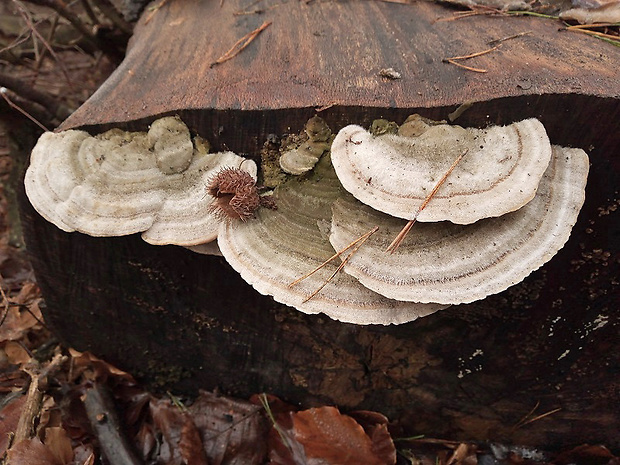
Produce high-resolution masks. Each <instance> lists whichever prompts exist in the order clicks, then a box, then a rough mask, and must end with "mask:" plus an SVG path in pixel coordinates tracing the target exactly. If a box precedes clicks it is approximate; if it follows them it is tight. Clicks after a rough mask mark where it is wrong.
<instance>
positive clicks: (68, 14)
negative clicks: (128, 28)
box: [13, 0, 124, 63]
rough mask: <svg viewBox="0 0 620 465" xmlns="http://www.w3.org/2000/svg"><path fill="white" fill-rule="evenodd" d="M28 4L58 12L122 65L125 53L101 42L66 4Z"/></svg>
mask: <svg viewBox="0 0 620 465" xmlns="http://www.w3.org/2000/svg"><path fill="white" fill-rule="evenodd" d="M13 1H15V0H13ZM28 2H30V3H32V4H34V5H39V6H45V7H48V8H51V9H52V10H54V11H56V12H57V13H58V14H59V15H60V16H62V17H63V18H65V19H66V20H67V21H69V22H70V23H71V25H72V26H73V27H74V28H75V29H76V30H77V31H78V32H80V34H82V35H83V36H84V40H86V41H87V42H88V44H89V45H90V46H91V47H93V48H94V49H96V50H101V51H102V52H103V53H105V54H106V55H108V56H109V57H110V58H111V59H112V60H114V61H116V62H118V63H120V62H121V61H122V60H123V56H124V53H123V52H122V51H121V50H119V49H118V48H117V47H116V46H115V45H114V44H112V43H111V42H109V41H104V40H101V38H99V37H97V35H95V33H94V32H93V31H92V30H91V29H90V28H89V27H88V26H87V25H86V24H84V22H83V21H82V20H81V19H80V17H79V16H77V15H76V14H75V13H73V12H72V11H70V10H69V9H68V8H67V6H66V4H65V3H64V2H63V1H61V0H28Z"/></svg>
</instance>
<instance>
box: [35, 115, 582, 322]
mask: <svg viewBox="0 0 620 465" xmlns="http://www.w3.org/2000/svg"><path fill="white" fill-rule="evenodd" d="M385 123H386V124H387V125H386V124H381V125H375V126H373V128H374V129H373V130H372V131H366V130H365V129H363V128H362V127H359V126H353V125H351V126H347V127H345V128H343V129H342V130H341V131H340V132H339V133H338V134H337V135H336V136H335V138H334V137H333V135H332V134H331V131H330V130H329V128H327V126H326V125H325V123H324V122H323V121H322V120H321V119H320V118H317V117H315V118H312V119H311V120H310V121H309V122H308V124H307V125H306V128H305V133H302V134H301V139H300V140H301V142H300V143H299V144H297V145H296V146H294V147H293V148H286V146H285V145H284V144H283V145H282V146H281V147H280V149H278V150H279V152H280V153H281V154H282V156H281V158H280V164H279V166H280V167H281V168H282V169H283V170H284V171H285V172H286V173H288V175H284V174H283V175H282V176H281V179H282V182H279V183H278V185H277V187H276V188H275V190H274V191H273V192H272V193H268V194H269V195H265V193H264V192H262V191H261V190H260V189H259V188H257V186H256V176H257V174H256V167H255V165H254V164H253V162H251V161H249V160H246V159H244V158H242V157H239V156H237V155H235V154H233V153H230V152H224V153H216V154H209V153H208V151H207V148H206V143H205V142H204V141H202V139H200V138H198V137H195V138H194V139H192V138H191V137H190V134H189V131H188V130H187V127H186V126H185V125H184V124H183V123H182V122H181V121H180V120H179V119H178V118H173V117H169V118H163V119H161V120H158V121H156V122H155V123H153V125H152V126H151V128H150V130H149V131H148V133H128V132H123V131H120V130H111V131H108V132H106V133H103V134H100V135H98V136H90V135H89V134H87V133H85V132H82V131H65V132H62V133H58V134H45V135H43V136H42V138H41V140H40V141H39V143H38V144H37V146H36V147H35V149H34V151H33V153H32V160H31V166H30V167H29V169H28V172H27V174H26V192H27V194H28V196H29V198H30V200H31V202H32V204H33V205H34V207H35V208H36V209H37V211H39V213H40V214H41V215H42V216H43V217H45V218H46V219H47V220H49V221H51V222H53V223H54V224H56V225H57V226H58V227H59V228H61V229H63V230H65V231H81V232H84V233H86V234H91V235H95V236H109V235H124V234H132V233H136V232H141V233H142V236H143V238H144V239H145V240H146V241H147V242H150V243H152V244H169V243H172V244H179V245H185V246H196V247H194V250H197V251H200V250H210V251H211V253H212V252H213V251H214V250H215V252H218V250H217V248H215V247H214V242H212V241H213V240H214V239H215V237H216V236H217V245H218V246H219V251H220V252H221V254H222V255H223V256H224V257H225V258H226V260H227V261H228V263H230V265H231V266H232V267H233V268H234V269H235V270H237V272H239V273H240V275H241V276H242V277H243V278H244V279H245V280H246V281H247V282H248V283H249V284H251V285H252V286H253V287H254V288H255V289H256V290H257V291H258V292H260V293H262V294H266V295H270V296H272V297H273V298H274V299H275V300H276V301H278V302H281V303H283V304H286V305H289V306H292V307H295V308H297V309H298V310H300V311H302V312H305V313H325V314H327V315H328V316H330V317H331V318H334V319H337V320H341V321H345V322H350V323H357V324H399V323H405V322H408V321H412V320H414V319H416V318H418V317H421V316H426V315H429V314H431V313H433V312H435V311H437V310H440V309H442V308H446V307H448V306H450V305H454V304H461V303H468V302H473V301H475V300H479V299H483V298H485V297H486V296H488V295H491V294H495V293H498V292H501V291H503V290H505V289H507V288H508V287H510V286H512V285H514V284H516V283H518V282H520V281H521V280H523V279H524V278H525V277H526V276H527V275H529V274H530V273H531V272H532V271H534V270H536V269H537V268H539V267H540V266H542V265H543V264H544V263H546V262H547V261H549V260H550V259H551V258H552V257H553V256H554V255H555V254H556V252H557V251H558V250H559V249H561V248H562V247H563V245H564V244H565V242H566V241H567V240H568V237H569V235H570V231H571V228H572V227H573V225H574V224H575V222H576V220H577V216H578V214H579V210H580V209H581V206H582V204H583V202H584V197H585V185H586V180H587V175H588V164H589V162H588V157H587V155H586V154H585V152H583V150H580V149H567V148H562V147H558V146H552V145H551V144H550V142H549V139H548V137H547V134H546V132H545V129H544V127H543V126H542V124H541V123H540V122H539V121H538V120H535V119H528V120H524V121H521V122H517V123H514V124H511V125H508V126H501V127H500V126H496V127H489V128H487V129H464V128H461V127H459V126H451V125H447V124H443V123H438V122H433V121H430V120H426V119H424V118H421V117H419V116H417V115H416V116H413V117H411V118H409V119H408V120H407V121H406V122H405V123H404V124H403V125H401V126H400V127H398V126H396V125H394V124H388V123H387V122H385ZM379 126H380V127H379ZM377 128H378V129H377ZM381 128H384V129H385V130H382V129H381ZM332 140H333V142H332ZM272 145H273V144H272ZM274 150H275V149H274ZM276 151H277V150H276ZM273 169H275V170H277V169H278V167H277V166H276V167H275V168H273ZM272 175H274V173H270V176H272ZM275 175H277V173H275ZM270 194H272V195H270ZM265 207H267V208H265ZM416 221H417V223H416V224H415V226H413V227H412V225H413V223H414V222H416ZM409 229H411V230H410V231H409ZM406 231H409V234H408V235H406V237H405V234H404V232H406ZM395 238H397V240H395ZM395 244H396V246H395ZM387 250H389V251H387Z"/></svg>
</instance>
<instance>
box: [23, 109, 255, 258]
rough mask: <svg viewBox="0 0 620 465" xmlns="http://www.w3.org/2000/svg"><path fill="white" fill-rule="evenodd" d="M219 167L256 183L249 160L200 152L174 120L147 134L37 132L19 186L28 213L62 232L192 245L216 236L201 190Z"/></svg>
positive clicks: (214, 217) (199, 144) (202, 145)
mask: <svg viewBox="0 0 620 465" xmlns="http://www.w3.org/2000/svg"><path fill="white" fill-rule="evenodd" d="M225 168H235V169H240V170H243V171H244V172H247V176H248V177H250V178H251V179H256V165H255V164H254V162H253V161H251V160H247V159H245V158H243V157H240V156H238V155H235V154H234V153H232V152H221V153H208V144H207V143H206V142H205V141H204V140H202V139H201V138H199V137H195V138H193V139H192V138H191V136H190V132H189V129H188V128H187V126H186V125H185V124H184V123H183V122H182V121H181V120H180V119H179V118H176V117H165V118H161V119H159V120H157V121H155V122H154V123H153V124H152V125H151V127H150V129H149V131H148V132H125V131H121V130H120V129H112V130H110V131H107V132H104V133H103V134H99V135H96V136H91V135H90V134H88V133H87V132H84V131H78V130H69V131H63V132H59V133H51V132H49V133H45V134H43V135H42V136H41V138H40V139H39V141H38V142H37V145H36V146H35V148H34V149H33V151H32V154H31V157H30V166H29V167H28V170H27V171H26V176H25V181H24V182H25V188H26V194H27V196H28V198H29V200H30V202H31V203H32V205H33V206H34V208H35V209H36V210H37V211H38V212H39V214H40V215H41V216H43V217H44V218H45V219H46V220H48V221H50V222H51V223H54V224H55V225H56V226H58V227H59V228H60V229H62V230H64V231H67V232H72V231H79V232H82V233H85V234H89V235H91V236H123V235H127V234H134V233H142V238H143V239H144V240H145V241H146V242H148V243H150V244H155V245H164V244H176V245H183V246H193V245H197V244H203V243H206V242H209V241H212V240H214V239H215V238H216V236H217V230H218V227H219V220H218V213H217V209H216V208H214V206H213V204H214V202H215V199H213V198H210V197H209V196H208V195H207V194H206V192H205V189H206V186H207V185H208V184H209V182H210V180H211V179H212V178H213V177H214V176H216V175H217V173H219V172H220V171H221V170H223V169H225Z"/></svg>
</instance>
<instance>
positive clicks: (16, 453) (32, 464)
mask: <svg viewBox="0 0 620 465" xmlns="http://www.w3.org/2000/svg"><path fill="white" fill-rule="evenodd" d="M7 458H8V463H10V464H11V465H65V462H60V461H58V458H57V457H56V456H55V455H54V453H53V452H52V451H51V450H50V448H49V447H47V446H46V445H45V444H43V443H42V442H41V441H40V440H39V438H34V439H24V440H23V441H20V442H19V443H18V444H15V445H14V446H13V447H11V449H9V451H8V453H7Z"/></svg>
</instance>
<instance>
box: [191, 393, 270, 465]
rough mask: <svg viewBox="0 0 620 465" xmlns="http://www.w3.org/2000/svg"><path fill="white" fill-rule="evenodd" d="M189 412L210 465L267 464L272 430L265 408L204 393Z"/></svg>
mask: <svg viewBox="0 0 620 465" xmlns="http://www.w3.org/2000/svg"><path fill="white" fill-rule="evenodd" d="M189 412H190V414H191V415H192V417H193V419H194V423H195V424H196V427H197V428H198V431H200V434H201V436H202V442H203V444H204V447H205V450H206V453H207V458H208V460H209V463H210V464H211V465H220V464H227V465H252V464H262V463H264V461H265V458H266V456H267V447H266V445H265V437H266V436H267V431H268V428H269V427H268V424H267V421H266V419H265V417H264V415H263V409H262V407H259V406H257V405H254V404H252V403H250V402H246V401H241V400H236V399H231V398H228V397H223V396H217V395H215V394H212V393H209V392H205V391H201V392H200V395H199V396H198V398H197V399H196V401H195V402H194V403H193V404H192V405H191V406H190V407H189Z"/></svg>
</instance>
